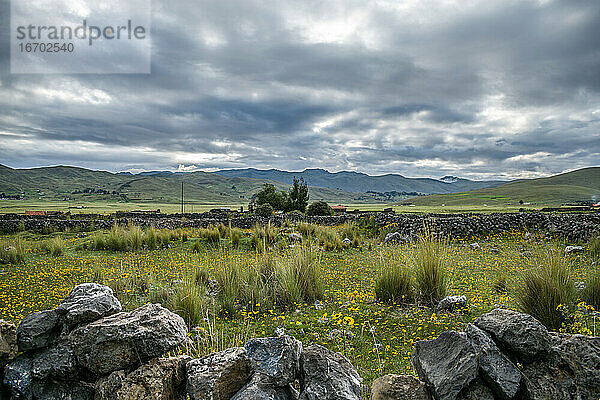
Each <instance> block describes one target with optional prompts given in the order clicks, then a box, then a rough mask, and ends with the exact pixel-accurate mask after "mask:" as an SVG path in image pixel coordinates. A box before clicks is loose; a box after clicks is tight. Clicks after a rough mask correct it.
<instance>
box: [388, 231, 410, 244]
mask: <svg viewBox="0 0 600 400" xmlns="http://www.w3.org/2000/svg"><path fill="white" fill-rule="evenodd" d="M409 241H410V240H409V239H408V238H407V237H406V236H404V235H402V234H401V233H400V232H390V233H388V234H387V235H385V239H383V243H386V244H393V243H407V242H409Z"/></svg>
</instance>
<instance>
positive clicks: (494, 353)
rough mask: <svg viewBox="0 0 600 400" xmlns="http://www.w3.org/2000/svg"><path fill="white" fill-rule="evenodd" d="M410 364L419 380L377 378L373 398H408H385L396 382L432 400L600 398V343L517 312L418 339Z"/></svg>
mask: <svg viewBox="0 0 600 400" xmlns="http://www.w3.org/2000/svg"><path fill="white" fill-rule="evenodd" d="M412 361H413V365H414V367H415V370H416V371H417V373H418V374H419V377H420V379H421V380H422V381H423V382H424V383H421V382H418V381H416V380H415V381H410V380H407V378H404V379H400V378H399V377H398V376H390V377H386V378H385V379H383V378H380V380H378V381H376V382H375V383H374V385H373V400H382V399H392V398H408V397H392V396H391V395H388V394H389V393H394V390H398V386H399V385H403V387H405V389H404V391H405V392H406V391H408V390H413V391H418V393H421V389H422V388H423V387H424V388H426V389H427V391H428V392H429V394H430V395H431V397H433V398H434V399H437V400H456V399H460V400H467V399H479V400H487V399H489V400H494V399H502V400H506V399H530V400H538V399H539V400H542V399H553V400H563V399H564V400H571V399H578V400H586V399H590V400H592V399H594V400H597V399H598V398H600V338H598V337H589V336H581V335H565V334H557V333H549V332H548V331H547V330H546V328H545V327H544V326H543V325H542V324H541V323H540V322H538V321H537V320H536V319H534V318H533V317H531V316H529V315H527V314H521V313H518V312H516V311H510V310H504V309H496V310H494V311H492V312H490V313H487V314H484V315H482V316H481V317H479V318H477V319H476V320H475V321H474V323H473V324H469V325H468V326H467V328H466V331H465V332H455V331H447V332H443V333H442V334H441V335H440V336H439V337H437V338H436V339H433V340H426V341H419V342H417V343H415V351H414V354H413V360H412ZM396 381H397V382H399V383H398V384H395V383H394V382H396ZM419 396H420V397H419ZM419 396H417V397H415V398H423V399H424V398H427V397H424V396H423V395H422V394H420V395H419Z"/></svg>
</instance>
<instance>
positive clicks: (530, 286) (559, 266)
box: [517, 249, 576, 330]
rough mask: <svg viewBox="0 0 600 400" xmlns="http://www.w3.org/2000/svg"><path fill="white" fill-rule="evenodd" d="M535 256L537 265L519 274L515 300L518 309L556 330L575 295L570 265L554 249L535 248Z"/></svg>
mask: <svg viewBox="0 0 600 400" xmlns="http://www.w3.org/2000/svg"><path fill="white" fill-rule="evenodd" d="M552 250H554V249H552ZM535 259H536V261H537V262H538V266H537V267H535V268H533V269H531V270H529V271H526V272H525V274H524V275H523V282H522V285H521V287H520V288H519V290H518V292H517V302H518V304H519V308H520V310H521V311H523V312H525V313H527V314H530V315H532V316H533V317H535V318H537V319H538V320H539V321H540V322H541V323H542V324H544V325H545V326H546V327H547V328H548V329H553V330H558V329H559V328H560V327H561V326H562V324H563V323H564V322H565V321H566V316H567V315H566V314H567V313H566V311H567V310H568V309H569V308H570V307H571V306H572V305H573V301H574V300H575V296H576V292H575V285H574V282H573V278H572V276H571V266H570V265H569V263H568V260H567V259H566V258H565V257H563V256H562V255H561V252H559V251H556V250H554V251H547V250H546V251H543V250H538V251H537V252H536V254H535Z"/></svg>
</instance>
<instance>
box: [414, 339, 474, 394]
mask: <svg viewBox="0 0 600 400" xmlns="http://www.w3.org/2000/svg"><path fill="white" fill-rule="evenodd" d="M412 363H413V366H414V367H415V370H416V371H417V373H418V374H419V377H420V378H421V380H423V381H424V382H425V383H426V384H427V386H428V388H429V390H430V391H431V394H432V395H433V396H434V397H435V398H436V399H438V400H455V399H456V398H457V396H458V393H460V391H461V390H463V389H464V388H465V387H467V386H468V385H469V383H471V381H473V379H475V377H476V376H477V353H476V351H475V349H474V348H473V345H472V344H471V341H470V340H469V339H468V338H467V335H466V334H465V333H459V332H456V331H446V332H443V333H442V334H441V335H440V336H438V337H437V338H436V339H433V340H420V341H418V342H416V343H415V351H414V353H413V358H412Z"/></svg>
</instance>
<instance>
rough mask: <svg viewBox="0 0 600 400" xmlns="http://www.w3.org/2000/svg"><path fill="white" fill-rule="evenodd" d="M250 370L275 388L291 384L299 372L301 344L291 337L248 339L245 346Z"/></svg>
mask: <svg viewBox="0 0 600 400" xmlns="http://www.w3.org/2000/svg"><path fill="white" fill-rule="evenodd" d="M244 347H245V349H246V354H247V356H248V359H249V360H250V363H251V364H252V368H253V369H254V370H255V371H256V372H258V373H260V374H262V375H266V376H268V377H269V378H270V379H271V381H272V382H273V383H274V384H275V385H277V386H285V385H287V384H290V383H293V382H294V381H295V380H296V377H297V376H298V372H299V371H300V353H302V343H301V342H300V341H298V340H296V339H295V338H293V337H291V336H280V337H266V338H258V339H250V340H249V341H248V342H247V343H246V344H245V346H244Z"/></svg>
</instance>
